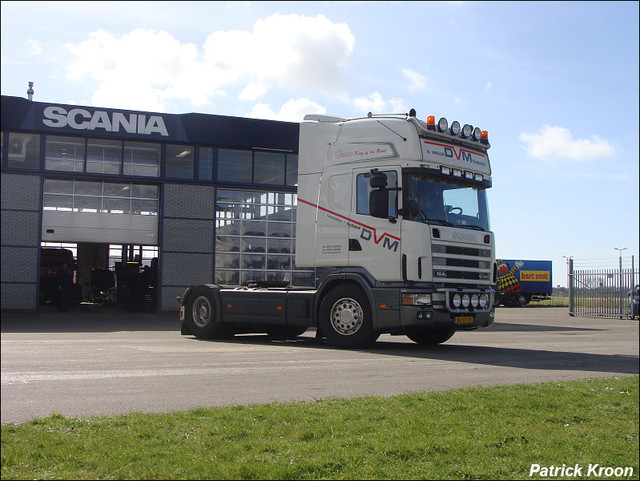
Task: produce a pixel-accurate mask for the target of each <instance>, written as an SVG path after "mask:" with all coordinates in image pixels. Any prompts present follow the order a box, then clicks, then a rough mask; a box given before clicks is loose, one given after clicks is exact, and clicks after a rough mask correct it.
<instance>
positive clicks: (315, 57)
mask: <svg viewBox="0 0 640 481" xmlns="http://www.w3.org/2000/svg"><path fill="white" fill-rule="evenodd" d="M354 43H355V38H354V36H353V34H352V33H351V31H350V29H349V27H348V26H347V25H346V24H344V23H341V24H337V23H333V22H331V21H330V20H329V19H327V18H326V17H325V16H323V15H317V16H315V17H306V16H300V15H295V14H292V15H281V14H275V15H272V16H270V17H267V18H264V19H261V20H258V21H257V22H256V23H255V24H254V26H253V29H252V31H250V32H249V31H240V30H232V31H219V32H214V33H212V34H210V35H209V37H208V38H207V40H206V41H205V43H204V45H203V46H202V48H201V49H199V48H198V47H197V46H196V45H194V44H192V43H182V42H181V41H180V40H178V39H176V38H174V37H173V36H171V35H170V34H168V33H167V32H163V31H155V30H145V29H135V30H132V31H131V32H129V33H127V34H125V35H122V36H114V35H112V34H111V33H109V32H107V31H105V30H102V29H100V30H97V31H95V32H92V33H91V34H89V38H87V39H86V40H85V41H83V42H81V43H79V44H67V45H66V47H67V49H68V50H69V51H70V52H72V53H73V54H74V55H75V61H73V62H72V63H71V64H70V66H69V67H68V70H67V77H68V78H69V79H72V80H78V81H93V82H96V84H97V87H96V88H95V92H94V95H93V99H92V100H93V102H94V103H96V104H101V105H113V106H120V107H121V108H140V109H149V110H151V109H155V110H157V109H159V108H161V107H162V105H163V104H164V103H165V102H166V101H169V100H188V101H190V102H191V104H192V105H196V106H201V105H205V104H207V103H210V102H211V101H212V100H213V98H214V97H216V96H228V95H237V97H238V99H239V100H248V101H254V100H257V99H260V98H262V97H264V96H265V95H266V94H267V93H268V92H270V91H272V90H273V89H280V90H282V91H285V92H287V93H289V94H293V95H295V94H304V95H311V94H312V93H324V94H331V95H344V92H345V89H346V84H347V79H346V75H345V72H344V67H345V65H346V64H347V62H348V60H349V57H350V55H351V53H352V51H353V45H354ZM132 91H133V92H135V94H133V93H132ZM129 102H133V103H131V104H130V103H129Z"/></svg>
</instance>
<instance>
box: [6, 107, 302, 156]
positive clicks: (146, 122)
mask: <svg viewBox="0 0 640 481" xmlns="http://www.w3.org/2000/svg"><path fill="white" fill-rule="evenodd" d="M1 112H2V117H1V118H2V130H22V131H31V132H43V133H57V134H61V133H66V134H75V135H86V136H96V137H115V138H120V139H122V138H126V139H139V140H162V141H165V142H180V143H190V144H198V145H203V144H204V145H212V146H219V147H228V148H241V149H242V148H246V149H252V148H261V149H276V150H280V151H283V150H284V151H290V152H294V153H297V152H298V136H299V130H298V128H299V124H297V123H295V122H280V121H274V120H259V119H248V118H243V117H228V116H222V115H208V114H199V113H188V114H179V115H175V114H162V113H158V112H143V111H133V110H120V109H108V108H101V107H86V106H78V105H67V104H60V103H45V102H33V101H30V100H27V99H24V98H20V97H10V96H6V95H3V96H2V107H1Z"/></svg>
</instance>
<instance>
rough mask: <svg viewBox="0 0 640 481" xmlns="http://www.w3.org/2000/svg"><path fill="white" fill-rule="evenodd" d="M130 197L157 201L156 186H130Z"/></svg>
mask: <svg viewBox="0 0 640 481" xmlns="http://www.w3.org/2000/svg"><path fill="white" fill-rule="evenodd" d="M131 197H139V198H142V199H157V198H158V186H157V185H147V184H131Z"/></svg>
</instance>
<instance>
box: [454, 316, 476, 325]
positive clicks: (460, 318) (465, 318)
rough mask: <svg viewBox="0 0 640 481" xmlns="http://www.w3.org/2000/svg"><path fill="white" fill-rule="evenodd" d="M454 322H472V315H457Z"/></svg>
mask: <svg viewBox="0 0 640 481" xmlns="http://www.w3.org/2000/svg"><path fill="white" fill-rule="evenodd" d="M455 322H456V324H473V316H458V317H456V320H455Z"/></svg>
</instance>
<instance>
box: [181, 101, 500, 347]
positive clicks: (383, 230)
mask: <svg viewBox="0 0 640 481" xmlns="http://www.w3.org/2000/svg"><path fill="white" fill-rule="evenodd" d="M488 149H489V141H488V134H487V132H486V131H482V130H480V129H479V128H477V127H476V128H473V127H472V126H471V125H468V124H466V125H464V126H462V127H461V126H460V124H459V122H457V121H456V122H452V123H451V125H449V123H448V121H447V120H446V119H445V118H441V119H440V120H439V121H438V122H436V120H435V117H433V116H429V117H428V118H427V121H426V122H425V121H422V120H419V119H418V118H416V113H415V111H414V110H413V109H411V112H410V113H409V114H402V115H372V114H368V115H367V117H365V118H355V119H347V118H338V117H330V116H323V115H307V116H306V117H305V118H304V121H303V122H302V123H301V124H300V144H299V160H298V199H297V213H296V240H295V246H296V249H295V264H296V266H297V267H298V268H313V269H314V270H315V273H316V275H315V279H316V280H315V286H314V287H313V288H309V287H296V286H284V287H283V286H268V285H265V284H264V283H253V284H251V283H249V284H247V285H243V286H241V287H237V286H235V287H234V286H222V285H216V284H206V285H205V284H202V285H197V286H191V287H189V288H187V289H186V291H185V292H184V294H183V295H182V296H180V297H178V301H179V303H180V320H181V333H182V334H185V335H194V336H196V337H197V338H200V339H206V338H218V339H220V338H224V337H228V336H232V335H234V334H236V333H239V332H267V333H268V334H269V335H271V336H274V337H280V338H291V337H295V336H298V335H300V334H302V333H304V332H305V331H306V330H307V329H308V328H311V327H315V328H316V329H317V331H316V333H317V334H316V336H317V337H320V338H323V339H326V341H327V342H328V343H329V344H331V345H333V346H336V347H345V348H361V347H366V346H368V345H370V344H372V343H373V342H375V341H376V339H377V338H378V337H379V335H380V334H382V333H389V334H392V335H393V334H397V335H406V336H408V337H409V338H410V339H411V340H413V341H415V342H416V343H418V344H423V345H432V344H439V343H442V342H445V341H446V340H448V339H449V338H450V337H451V336H452V335H453V334H454V333H455V331H456V330H460V329H465V330H467V329H477V328H481V327H486V326H489V325H491V324H492V323H493V320H494V313H495V295H496V293H495V285H496V263H495V249H494V236H493V233H492V232H491V230H490V226H489V208H488V203H487V196H486V191H487V189H488V188H490V187H491V183H492V181H491V167H490V163H489V158H488V155H487V150H488Z"/></svg>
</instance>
